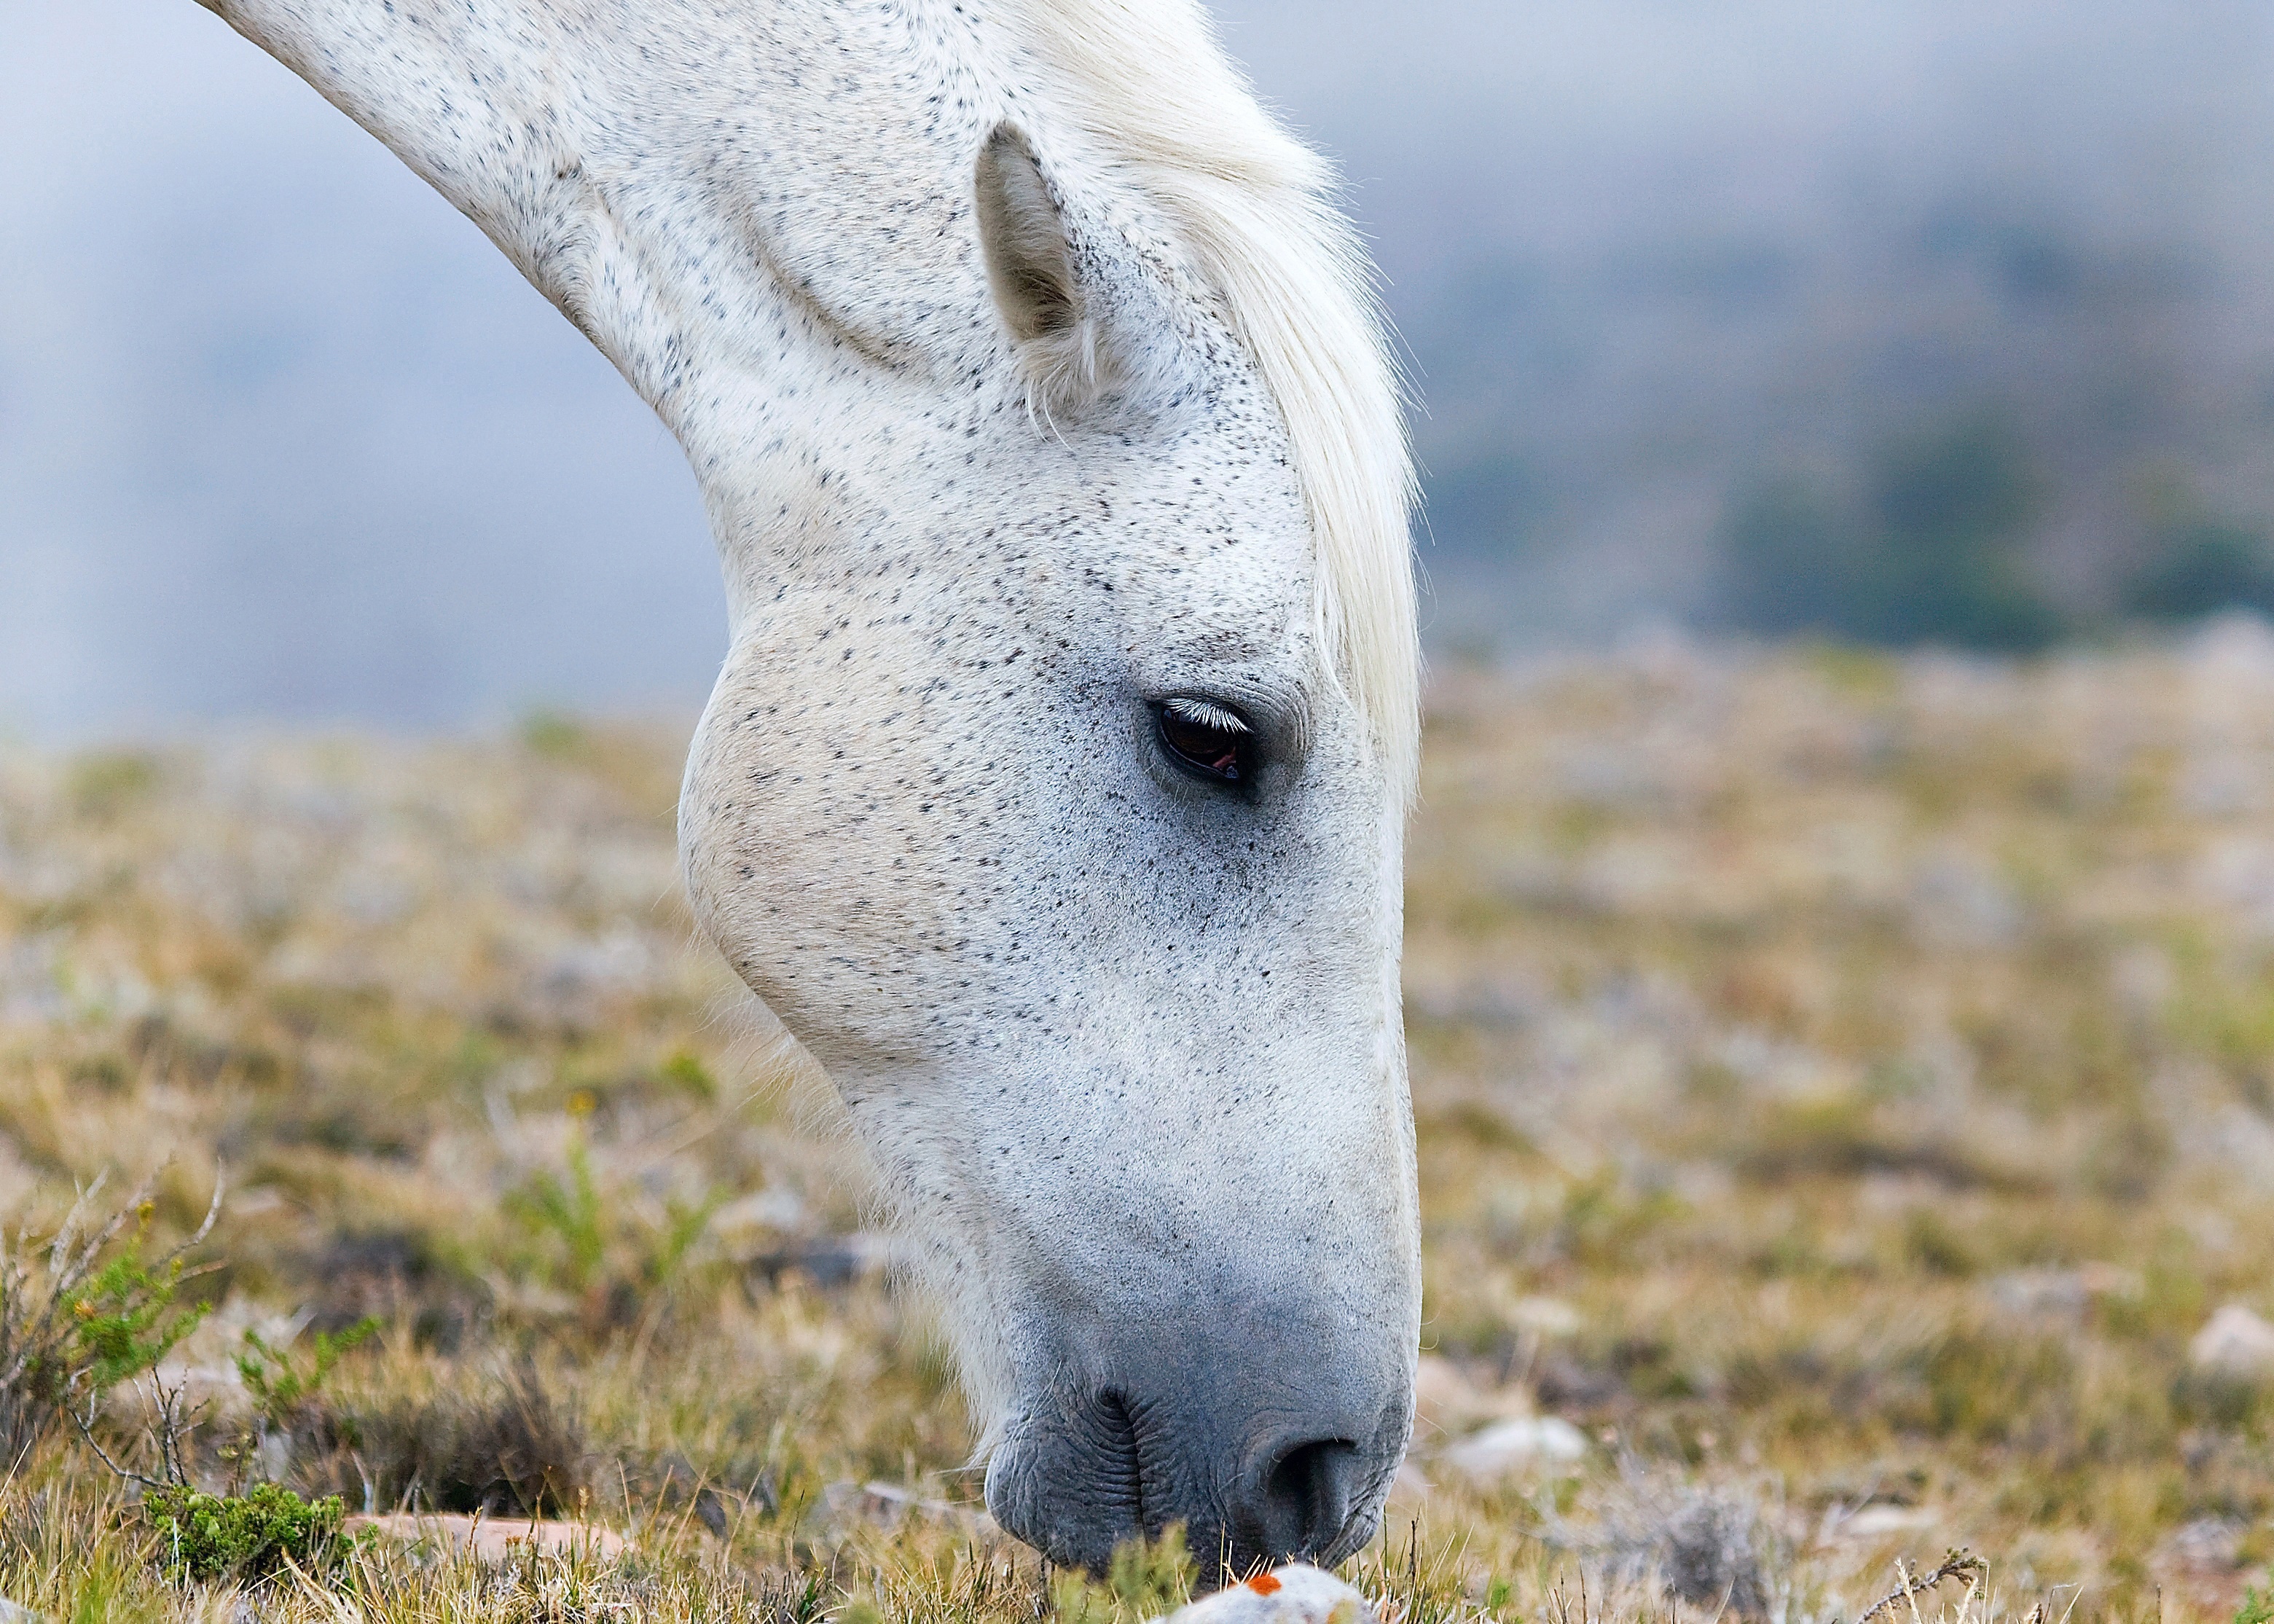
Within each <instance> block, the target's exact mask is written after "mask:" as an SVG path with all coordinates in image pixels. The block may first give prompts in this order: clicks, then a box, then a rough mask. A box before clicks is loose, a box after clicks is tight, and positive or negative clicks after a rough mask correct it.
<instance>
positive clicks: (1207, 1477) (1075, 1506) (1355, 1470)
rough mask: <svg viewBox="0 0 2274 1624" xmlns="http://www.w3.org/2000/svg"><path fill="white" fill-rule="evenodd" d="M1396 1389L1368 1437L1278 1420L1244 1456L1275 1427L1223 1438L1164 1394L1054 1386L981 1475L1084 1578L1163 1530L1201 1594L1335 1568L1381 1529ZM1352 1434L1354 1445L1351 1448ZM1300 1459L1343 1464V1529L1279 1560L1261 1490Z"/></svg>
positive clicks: (1401, 1431)
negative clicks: (1264, 1576)
mask: <svg viewBox="0 0 2274 1624" xmlns="http://www.w3.org/2000/svg"><path fill="white" fill-rule="evenodd" d="M1148 1385H1150V1384H1148ZM1322 1385H1323V1384H1322ZM1397 1389H1398V1390H1397V1393H1396V1395H1394V1396H1393V1397H1392V1398H1391V1401H1390V1402H1389V1403H1387V1404H1385V1405H1384V1406H1383V1407H1382V1409H1381V1410H1380V1411H1379V1412H1378V1416H1377V1418H1376V1419H1375V1420H1374V1424H1373V1425H1368V1426H1365V1427H1360V1428H1352V1427H1349V1426H1347V1425H1344V1426H1342V1427H1334V1426H1332V1425H1331V1423H1330V1422H1329V1421H1326V1420H1325V1419H1324V1418H1323V1417H1317V1416H1314V1417H1311V1421H1310V1425H1306V1424H1305V1422H1304V1421H1303V1420H1301V1419H1300V1418H1299V1417H1291V1416H1287V1415H1285V1414H1284V1413H1281V1412H1280V1411H1278V1410H1277V1409H1276V1407H1275V1409H1274V1411H1273V1413H1274V1414H1277V1415H1278V1417H1279V1418H1278V1420H1277V1422H1276V1430H1274V1431H1273V1436H1274V1437H1275V1438H1276V1440H1277V1441H1276V1442H1275V1441H1273V1439H1272V1438H1261V1439H1255V1440H1253V1441H1251V1442H1249V1443H1247V1444H1246V1445H1245V1446H1243V1445H1242V1444H1241V1443H1240V1442H1239V1439H1240V1437H1241V1435H1242V1434H1249V1433H1253V1432H1254V1431H1255V1430H1256V1428H1257V1427H1259V1426H1261V1427H1264V1428H1266V1429H1267V1430H1273V1424H1272V1423H1271V1422H1269V1420H1268V1419H1261V1418H1259V1419H1257V1420H1254V1421H1251V1422H1250V1423H1249V1424H1247V1425H1222V1424H1220V1423H1217V1422H1216V1420H1215V1418H1214V1417H1211V1416H1210V1415H1209V1413H1208V1407H1203V1406H1195V1405H1193V1403H1191V1402H1189V1396H1190V1395H1179V1394H1173V1390H1171V1391H1170V1392H1162V1391H1160V1390H1159V1389H1158V1388H1156V1390H1155V1395H1154V1396H1153V1397H1151V1398H1149V1399H1148V1398H1144V1397H1140V1396H1133V1394H1132V1392H1131V1390H1130V1389H1129V1388H1128V1387H1121V1386H1111V1385H1103V1384H1100V1385H1095V1386H1093V1385H1089V1384H1083V1385H1082V1386H1081V1388H1080V1390H1078V1391H1074V1392H1069V1391H1068V1390H1067V1388H1066V1387H1062V1386H1059V1387H1051V1388H1049V1389H1047V1390H1045V1391H1044V1392H1043V1393H1042V1394H1040V1395H1036V1402H1033V1403H1031V1404H1030V1405H1029V1406H1028V1408H1026V1409H1025V1410H1024V1411H1023V1412H1022V1413H1021V1415H1020V1417H1019V1419H1018V1420H1017V1421H1016V1422H1014V1423H1013V1425H1012V1426H1011V1428H1010V1429H1009V1431H1008V1432H1007V1434H1006V1436H1005V1439H1004V1440H1003V1442H1002V1444H1001V1445H1000V1446H999V1447H998V1448H997V1449H996V1451H995V1453H994V1455H993V1458H992V1459H991V1460H990V1462H989V1463H988V1470H987V1483H986V1495H987V1506H988V1509H989V1510H990V1512H991V1513H992V1514H993V1515H994V1517H995V1519H996V1521H997V1522H998V1523H1000V1524H1001V1525H1002V1527H1003V1528H1004V1529H1005V1530H1007V1531H1008V1532H1010V1533H1011V1534H1013V1536H1015V1537H1016V1538H1020V1539H1022V1540H1024V1541H1026V1542H1027V1543H1028V1545H1033V1546H1034V1547H1035V1549H1036V1550H1037V1551H1039V1552H1041V1553H1043V1555H1044V1556H1045V1557H1047V1558H1049V1559H1050V1560H1052V1561H1055V1562H1058V1563H1062V1564H1064V1565H1065V1566H1067V1567H1073V1568H1087V1569H1089V1570H1091V1571H1093V1572H1099V1571H1103V1569H1104V1568H1105V1567H1106V1566H1107V1565H1108V1563H1110V1562H1111V1559H1112V1555H1113V1552H1114V1549H1115V1548H1116V1547H1117V1546H1118V1545H1121V1544H1123V1543H1125V1542H1126V1541H1127V1540H1129V1539H1131V1538H1135V1537H1137V1536H1139V1535H1143V1536H1144V1537H1146V1538H1158V1537H1159V1536H1160V1535H1161V1534H1162V1533H1163V1531H1164V1530H1166V1529H1167V1528H1169V1527H1170V1526H1171V1525H1172V1524H1180V1525H1182V1526H1183V1528H1184V1529H1185V1531H1186V1541H1187V1544H1188V1546H1189V1548H1190V1549H1191V1551H1192V1553H1193V1555H1194V1556H1195V1557H1196V1558H1198V1559H1199V1560H1200V1564H1201V1583H1203V1585H1204V1586H1208V1587H1211V1588H1212V1587H1213V1586H1215V1585H1216V1584H1219V1583H1225V1582H1227V1581H1228V1580H1230V1579H1231V1578H1235V1577H1237V1576H1238V1575H1240V1574H1242V1573H1244V1572H1246V1570H1247V1569H1248V1568H1250V1567H1252V1566H1254V1564H1256V1563H1257V1562H1259V1561H1269V1560H1282V1559H1284V1558H1288V1557H1298V1558H1301V1559H1303V1560H1312V1561H1316V1562H1321V1563H1325V1564H1329V1565H1331V1564H1332V1563H1334V1562H1337V1561H1340V1560H1343V1559H1344V1558H1345V1557H1347V1556H1349V1555H1350V1554H1351V1553H1352V1552H1354V1551H1356V1550H1358V1549H1359V1548H1360V1547H1361V1546H1363V1545H1365V1543H1366V1542H1367V1540H1368V1539H1370V1538H1372V1537H1373V1535H1374V1530H1375V1529H1376V1527H1377V1526H1378V1525H1379V1522H1380V1520H1381V1507H1382V1500H1383V1497H1384V1496H1385V1495H1386V1494H1387V1493H1388V1492H1389V1482H1390V1479H1391V1477H1393V1476H1394V1475H1395V1473H1396V1471H1397V1463H1398V1462H1399V1461H1400V1459H1402V1458H1403V1456H1404V1445H1405V1440H1406V1435H1407V1431H1408V1428H1409V1425H1410V1417H1411V1402H1410V1395H1409V1393H1408V1391H1407V1389H1406V1387H1405V1386H1404V1383H1403V1382H1402V1381H1400V1382H1399V1383H1397ZM1180 1398H1181V1399H1184V1400H1185V1401H1186V1402H1178V1399H1180ZM1352 1432H1358V1433H1359V1434H1361V1436H1359V1437H1358V1438H1355V1439H1353V1438H1352V1436H1351V1433H1352ZM1303 1448H1314V1449H1327V1450H1334V1449H1341V1450H1346V1451H1348V1453H1349V1459H1348V1460H1347V1462H1341V1463H1340V1464H1342V1465H1343V1466H1344V1469H1345V1471H1346V1477H1345V1478H1344V1480H1343V1481H1342V1482H1341V1484H1340V1485H1339V1488H1340V1492H1338V1493H1337V1497H1336V1504H1337V1507H1339V1521H1338V1522H1335V1523H1334V1524H1333V1525H1332V1526H1330V1527H1318V1528H1315V1529H1312V1530H1309V1531H1307V1532H1306V1534H1305V1535H1304V1536H1303V1537H1301V1539H1300V1540H1299V1541H1298V1542H1297V1543H1296V1545H1294V1546H1293V1547H1292V1548H1288V1549H1279V1548H1276V1547H1277V1546H1278V1545H1287V1544H1289V1543H1290V1542H1289V1541H1288V1539H1287V1538H1285V1536H1284V1533H1283V1534H1275V1533H1273V1532H1271V1531H1269V1525H1268V1523H1267V1522H1266V1521H1265V1520H1264V1517H1263V1516H1262V1515H1259V1509H1258V1503H1257V1492H1256V1491H1257V1488H1258V1485H1259V1484H1260V1483H1261V1481H1262V1480H1263V1479H1265V1478H1267V1477H1269V1475H1270V1474H1271V1472H1272V1471H1273V1470H1274V1469H1275V1467H1276V1464H1277V1463H1278V1462H1280V1461H1282V1460H1284V1458H1285V1457H1286V1456H1287V1455H1290V1454H1291V1453H1294V1452H1296V1451H1297V1450H1299V1449H1303Z"/></svg>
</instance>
